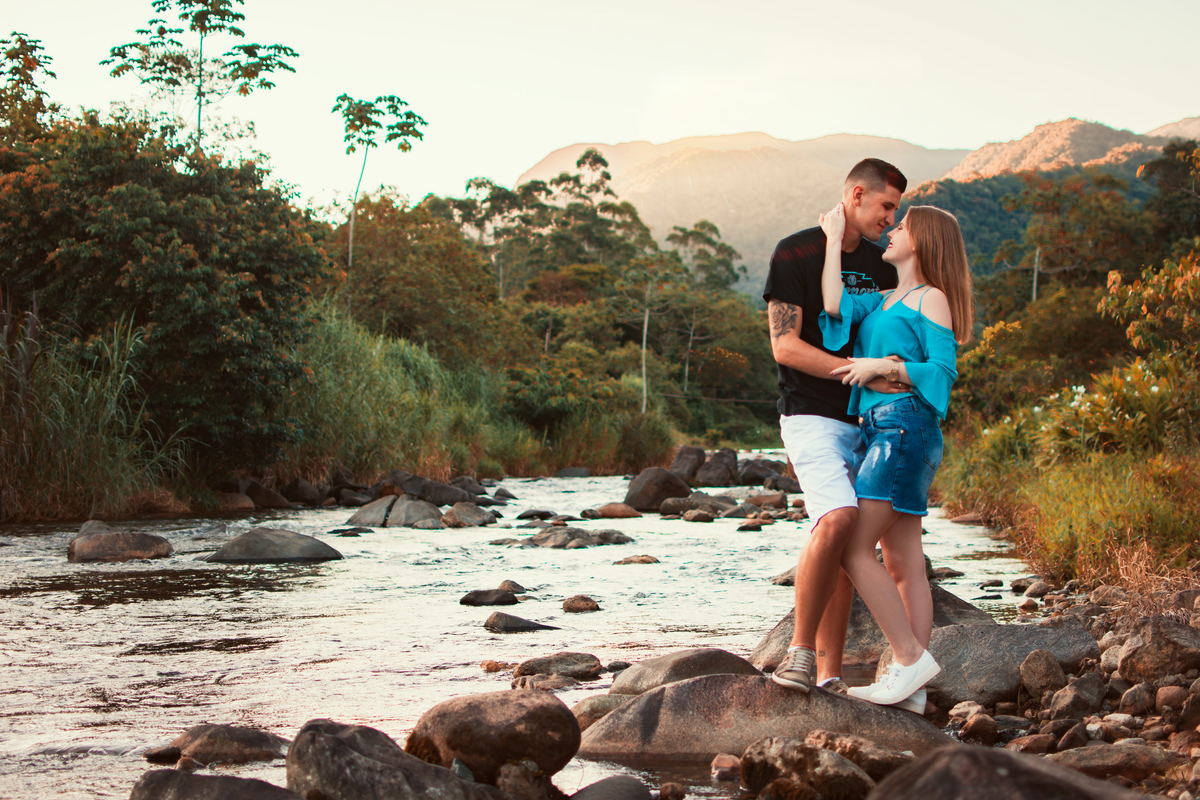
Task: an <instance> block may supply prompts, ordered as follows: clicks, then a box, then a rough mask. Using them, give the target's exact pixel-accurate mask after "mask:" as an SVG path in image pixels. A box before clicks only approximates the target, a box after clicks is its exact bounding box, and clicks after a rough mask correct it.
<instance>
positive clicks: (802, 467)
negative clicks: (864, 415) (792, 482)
mask: <svg viewBox="0 0 1200 800" xmlns="http://www.w3.org/2000/svg"><path fill="white" fill-rule="evenodd" d="M779 432H780V434H781V436H782V437H783V446H784V448H785V449H786V450H787V454H788V458H789V459H791V461H792V467H793V468H795V470H796V480H798V481H799V482H800V491H801V492H803V493H804V507H805V508H806V509H807V511H808V516H809V517H810V518H811V519H813V520H819V519H820V518H821V517H823V516H825V515H826V514H828V513H829V512H830V511H833V510H834V509H836V508H849V507H853V508H858V497H857V495H855V494H854V479H855V477H856V476H857V475H858V467H859V465H860V464H861V463H862V457H863V447H862V434H861V433H860V432H859V429H858V426H857V425H851V424H850V423H848V422H839V421H838V420H836V419H829V418H828V417H819V416H816V415H813V414H796V415H794V416H790V417H789V416H781V417H780V418H779Z"/></svg>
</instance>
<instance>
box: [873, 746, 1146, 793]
mask: <svg viewBox="0 0 1200 800" xmlns="http://www.w3.org/2000/svg"><path fill="white" fill-rule="evenodd" d="M1048 758H1054V756H1048ZM967 797H969V798H971V800H1045V798H1051V797H1052V798H1055V800H1138V798H1141V797H1142V796H1141V795H1139V794H1136V793H1134V792H1130V791H1127V790H1125V789H1121V788H1119V787H1117V786H1114V785H1112V784H1110V783H1105V782H1103V781H1098V780H1092V779H1091V778H1087V777H1084V776H1082V775H1080V774H1079V773H1078V772H1075V771H1073V770H1071V769H1067V768H1065V767H1062V766H1059V765H1058V764H1054V763H1052V762H1050V761H1047V760H1046V759H1043V758H1032V757H1030V756H1027V755H1022V754H1020V753H1013V752H1009V751H1006V750H997V749H992V748H986V747H946V748H943V749H941V750H937V751H935V752H933V753H931V754H929V755H927V756H925V757H924V758H921V759H919V760H917V761H914V762H913V763H912V764H910V765H908V766H907V767H905V768H904V769H901V770H897V771H896V772H894V773H892V774H891V775H889V776H888V777H887V778H885V779H884V780H882V781H880V782H879V785H878V786H876V787H875V791H874V792H873V793H872V794H871V800H961V798H967Z"/></svg>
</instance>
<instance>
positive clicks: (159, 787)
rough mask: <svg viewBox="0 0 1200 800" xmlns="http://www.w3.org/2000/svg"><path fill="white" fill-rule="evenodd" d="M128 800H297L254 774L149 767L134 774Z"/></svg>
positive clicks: (295, 795)
mask: <svg viewBox="0 0 1200 800" xmlns="http://www.w3.org/2000/svg"><path fill="white" fill-rule="evenodd" d="M129 800H300V795H298V794H296V793H295V792H291V791H288V790H287V789H284V788H282V787H280V786H275V785H274V784H270V783H267V782H266V781H260V780H257V779H255V778H235V777H233V776H232V775H193V774H191V773H190V772H183V771H182V770H174V769H152V770H150V771H149V772H146V773H143V774H142V777H140V778H138V780H137V783H135V784H134V785H133V791H132V792H130V794H129Z"/></svg>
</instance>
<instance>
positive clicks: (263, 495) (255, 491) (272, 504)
mask: <svg viewBox="0 0 1200 800" xmlns="http://www.w3.org/2000/svg"><path fill="white" fill-rule="evenodd" d="M242 494H244V495H246V496H247V497H249V498H250V499H251V500H253V501H254V505H255V507H256V508H289V509H290V508H295V506H293V505H292V501H290V500H288V499H287V498H286V497H284V496H283V495H281V494H280V493H279V492H277V491H275V490H274V489H268V488H267V487H266V486H263V485H262V484H261V483H259V482H258V481H256V480H249V481H246V488H245V489H243V490H242ZM314 505H316V504H315V503H314Z"/></svg>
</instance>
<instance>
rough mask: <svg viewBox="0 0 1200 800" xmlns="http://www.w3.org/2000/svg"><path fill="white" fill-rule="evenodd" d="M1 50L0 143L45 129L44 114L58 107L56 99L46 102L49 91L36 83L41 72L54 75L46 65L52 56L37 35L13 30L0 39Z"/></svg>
mask: <svg viewBox="0 0 1200 800" xmlns="http://www.w3.org/2000/svg"><path fill="white" fill-rule="evenodd" d="M0 50H3V52H4V62H3V68H2V72H3V75H4V86H3V88H0V145H12V144H14V143H15V142H26V141H30V140H32V139H33V138H35V137H37V136H38V135H40V134H41V133H42V132H43V131H44V130H45V124H46V118H47V117H52V116H54V115H55V114H57V113H58V112H59V111H60V110H61V109H60V106H59V105H58V104H57V103H51V102H47V98H48V97H49V95H48V94H47V93H46V91H45V90H44V89H42V87H41V86H40V85H39V80H40V78H41V77H43V76H45V77H47V78H54V77H57V76H56V75H55V74H54V73H53V72H51V71H50V68H49V65H50V62H51V61H52V59H51V58H50V56H48V55H46V54H45V53H44V52H43V50H42V42H41V40H40V39H30V38H29V37H28V36H26V35H25V34H23V33H17V32H16V31H13V32H12V34H11V37H10V38H8V39H0Z"/></svg>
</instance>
